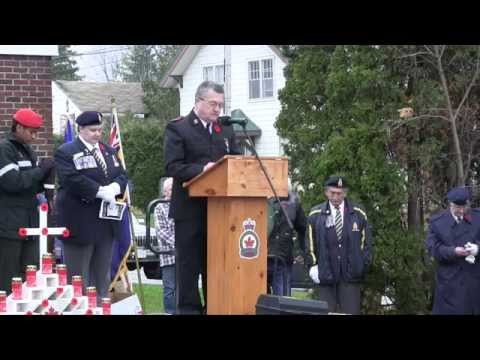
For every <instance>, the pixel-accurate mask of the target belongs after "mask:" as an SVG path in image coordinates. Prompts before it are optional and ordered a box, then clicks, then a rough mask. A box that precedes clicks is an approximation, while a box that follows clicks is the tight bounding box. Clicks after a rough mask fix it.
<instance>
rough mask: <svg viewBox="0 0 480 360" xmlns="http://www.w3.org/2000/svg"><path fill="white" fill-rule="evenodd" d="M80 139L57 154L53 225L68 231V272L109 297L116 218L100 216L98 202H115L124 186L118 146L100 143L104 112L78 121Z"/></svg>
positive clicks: (65, 240) (85, 114)
mask: <svg viewBox="0 0 480 360" xmlns="http://www.w3.org/2000/svg"><path fill="white" fill-rule="evenodd" d="M76 122H77V124H78V129H79V130H78V133H79V134H78V137H77V138H76V139H75V140H74V141H72V142H70V143H66V144H63V145H62V146H60V147H59V148H58V150H57V151H56V152H55V155H54V159H55V164H56V170H57V176H58V183H59V188H58V193H57V198H56V211H57V224H58V226H61V227H63V226H65V227H67V228H68V229H69V230H70V236H69V237H67V238H63V237H62V238H61V240H62V242H63V246H64V259H65V264H66V265H67V269H68V273H69V274H70V275H81V276H82V277H83V285H84V288H85V287H87V286H95V287H96V289H97V297H98V298H101V297H106V296H107V295H108V286H109V284H110V264H111V259H112V249H113V241H114V239H116V238H117V237H118V235H119V232H120V221H117V220H115V219H110V218H109V219H106V218H100V206H101V205H102V203H103V207H104V208H105V207H108V206H110V207H111V208H112V209H113V206H114V204H115V202H116V197H117V196H121V194H123V192H124V191H125V187H126V185H127V181H128V178H127V175H126V173H125V171H124V170H123V167H122V166H121V163H120V160H119V159H118V157H117V154H116V150H115V149H113V148H112V147H110V146H108V145H106V144H104V143H103V142H101V141H100V139H101V136H102V114H101V113H99V112H97V111H86V112H83V113H82V114H80V115H79V116H78V118H77V119H76Z"/></svg>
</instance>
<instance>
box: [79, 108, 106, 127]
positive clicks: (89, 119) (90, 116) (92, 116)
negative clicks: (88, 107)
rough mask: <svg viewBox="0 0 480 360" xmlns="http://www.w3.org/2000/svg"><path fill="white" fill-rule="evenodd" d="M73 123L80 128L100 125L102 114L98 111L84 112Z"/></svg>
mask: <svg viewBox="0 0 480 360" xmlns="http://www.w3.org/2000/svg"><path fill="white" fill-rule="evenodd" d="M75 121H76V122H77V124H78V125H80V126H87V125H100V124H101V123H102V113H99V112H98V111H84V112H83V113H81V114H80V115H78V117H77V119H76V120H75Z"/></svg>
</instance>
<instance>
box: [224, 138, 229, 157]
mask: <svg viewBox="0 0 480 360" xmlns="http://www.w3.org/2000/svg"><path fill="white" fill-rule="evenodd" d="M223 140H224V141H225V150H226V151H227V154H230V144H229V143H228V139H226V138H225V139H223Z"/></svg>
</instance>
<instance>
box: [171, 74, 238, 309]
mask: <svg viewBox="0 0 480 360" xmlns="http://www.w3.org/2000/svg"><path fill="white" fill-rule="evenodd" d="M223 107H224V90H223V86H222V85H220V84H217V83H214V82H212V81H204V82H202V83H201V84H200V85H199V87H198V88H197V91H196V93H195V105H194V108H193V110H192V111H191V112H190V113H189V114H188V115H187V116H185V117H179V118H176V119H174V120H172V121H170V123H169V124H168V125H167V127H166V130H165V139H164V163H165V173H166V176H171V177H173V191H172V200H171V204H170V217H172V218H173V219H174V220H175V244H176V261H175V263H176V275H177V293H176V300H177V311H176V314H203V313H205V309H206V305H207V278H206V275H207V269H206V268H207V199H206V198H202V197H196V198H193V197H190V196H189V195H188V190H187V189H186V188H183V186H182V184H183V183H184V182H186V181H189V180H190V179H192V178H194V177H195V176H197V175H198V174H200V173H201V172H203V171H206V170H207V169H209V168H210V167H212V166H213V164H214V163H215V161H217V160H219V159H221V158H222V157H223V156H224V155H228V154H232V155H239V154H241V151H240V148H239V146H238V144H237V142H236V140H235V137H234V133H233V129H232V127H231V126H222V125H220V124H219V123H218V117H219V116H220V114H221V113H222V110H223ZM200 274H201V275H202V288H203V297H204V305H203V306H202V303H201V300H200V294H199V291H198V279H199V275H200Z"/></svg>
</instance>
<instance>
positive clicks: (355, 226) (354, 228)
mask: <svg viewBox="0 0 480 360" xmlns="http://www.w3.org/2000/svg"><path fill="white" fill-rule="evenodd" d="M352 231H360V230H359V229H358V225H357V223H356V222H353V226H352Z"/></svg>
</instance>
